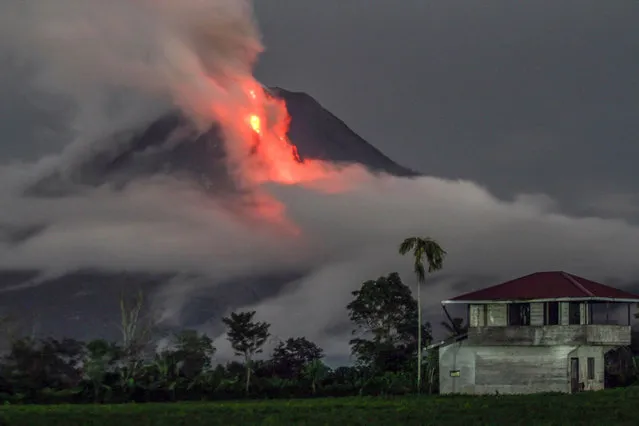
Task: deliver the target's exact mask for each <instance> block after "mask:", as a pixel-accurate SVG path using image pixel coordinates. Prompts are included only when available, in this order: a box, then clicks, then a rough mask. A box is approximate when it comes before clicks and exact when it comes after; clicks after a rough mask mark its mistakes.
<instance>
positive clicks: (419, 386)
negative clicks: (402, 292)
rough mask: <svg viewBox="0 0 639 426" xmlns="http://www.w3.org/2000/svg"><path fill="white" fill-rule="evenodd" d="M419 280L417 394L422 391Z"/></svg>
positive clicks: (418, 291)
mask: <svg viewBox="0 0 639 426" xmlns="http://www.w3.org/2000/svg"><path fill="white" fill-rule="evenodd" d="M420 287H421V285H420V282H419V279H417V393H421V391H422V298H421V291H420Z"/></svg>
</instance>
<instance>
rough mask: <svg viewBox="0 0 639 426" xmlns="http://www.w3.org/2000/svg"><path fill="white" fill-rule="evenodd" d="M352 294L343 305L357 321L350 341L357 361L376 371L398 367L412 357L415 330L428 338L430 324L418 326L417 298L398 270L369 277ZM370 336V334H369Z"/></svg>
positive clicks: (352, 318) (397, 369) (396, 368)
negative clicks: (351, 299)
mask: <svg viewBox="0 0 639 426" xmlns="http://www.w3.org/2000/svg"><path fill="white" fill-rule="evenodd" d="M352 294H353V296H354V297H355V298H354V300H353V301H352V302H350V303H349V304H348V305H347V306H346V309H348V311H349V318H350V319H351V321H353V323H354V324H355V325H356V327H357V328H356V329H355V330H353V334H359V337H357V338H354V339H352V340H351V341H350V344H351V352H352V353H353V354H354V355H356V356H357V359H358V362H359V363H360V364H361V365H363V366H366V367H368V368H372V369H373V370H375V371H376V372H381V371H399V370H401V369H403V368H405V367H406V364H407V362H408V361H409V360H410V359H411V358H413V357H414V353H415V349H416V348H417V344H416V342H417V341H418V340H420V339H419V338H418V335H417V333H418V330H421V332H422V336H421V337H422V338H425V339H430V326H429V325H428V324H427V325H426V326H425V327H420V328H418V327H417V326H416V320H417V317H418V312H417V302H416V301H415V299H414V298H413V295H412V294H411V291H410V288H408V286H406V285H405V284H404V283H403V282H402V280H401V278H400V277H399V274H398V273H396V272H393V273H391V274H389V275H388V276H387V277H379V278H378V279H377V280H369V281H366V282H364V283H363V284H362V287H361V288H360V289H359V290H357V291H354V292H352ZM368 337H370V338H368Z"/></svg>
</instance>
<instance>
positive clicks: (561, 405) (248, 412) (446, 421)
mask: <svg viewBox="0 0 639 426" xmlns="http://www.w3.org/2000/svg"><path fill="white" fill-rule="evenodd" d="M0 418H1V419H2V420H3V422H0V424H4V425H10V426H34V425H38V426H54V425H55V426H91V425H94V426H107V425H108V426H111V425H116V426H129V425H131V426H147V425H148V426H169V425H170V426H179V425H185V426H200V425H202V426H204V425H206V426H212V425H224V426H231V425H277V426H283V425H329V426H350V425H445V426H447V425H464V426H468V425H473V426H475V425H534V426H542V425H558V426H559V425H561V426H565V425H571V426H572V425H597V426H601V425H603V426H607V425H637V424H639V389H637V388H628V389H620V390H610V391H601V392H585V393H581V394H577V395H527V396H525V395H524V396H483V397H468V396H448V397H430V396H408V397H396V398H373V397H362V398H322V399H308V400H272V401H245V402H219V403H218V402H207V403H176V404H127V405H50V406H44V405H38V406H26V405H25V406H3V407H0Z"/></svg>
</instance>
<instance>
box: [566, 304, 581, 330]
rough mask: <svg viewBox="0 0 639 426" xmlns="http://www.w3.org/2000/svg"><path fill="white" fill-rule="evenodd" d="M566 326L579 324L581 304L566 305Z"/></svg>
mask: <svg viewBox="0 0 639 426" xmlns="http://www.w3.org/2000/svg"><path fill="white" fill-rule="evenodd" d="M568 324H570V325H576V324H581V303H580V302H570V303H569V304H568Z"/></svg>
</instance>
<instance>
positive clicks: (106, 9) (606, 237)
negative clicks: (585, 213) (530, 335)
mask: <svg viewBox="0 0 639 426" xmlns="http://www.w3.org/2000/svg"><path fill="white" fill-rule="evenodd" d="M50 3H51V6H49V4H48V3H47V5H45V6H43V8H41V9H37V7H38V6H39V5H40V2H35V1H33V2H29V1H25V2H24V3H23V9H21V10H20V11H18V10H16V12H15V16H12V18H16V19H10V21H11V22H0V23H3V24H5V23H6V24H7V25H0V28H2V31H5V32H6V31H13V33H12V34H9V35H13V37H5V38H3V43H6V42H7V40H8V41H9V48H11V50H12V51H14V52H18V53H20V52H23V54H24V52H29V54H30V55H32V56H33V57H31V58H30V59H32V60H33V61H34V62H35V63H36V64H37V65H38V66H39V69H40V71H41V72H40V73H39V74H38V78H37V79H36V80H35V82H34V84H36V85H37V87H38V89H39V90H44V91H46V92H48V93H56V94H58V95H60V96H63V97H65V99H69V100H71V101H72V102H73V105H74V109H73V112H74V114H72V115H71V116H72V121H71V122H72V124H73V126H72V128H73V129H75V132H74V138H73V140H72V142H70V144H69V145H68V146H67V148H66V149H65V150H64V151H63V152H62V153H60V155H57V156H54V157H51V158H46V159H43V160H42V161H40V162H37V163H35V164H23V165H18V166H12V167H5V168H3V169H2V170H1V171H0V185H2V186H1V187H0V197H2V198H1V199H0V205H2V206H3V208H2V209H0V226H1V227H2V234H1V235H2V236H1V237H0V268H1V269H4V270H6V271H8V270H12V271H14V272H12V273H11V274H8V273H7V274H5V279H4V280H3V286H4V287H3V289H4V290H3V291H4V294H3V300H4V302H3V303H6V304H8V305H12V308H13V309H14V310H16V311H19V310H20V309H22V310H23V311H24V310H31V311H36V312H39V313H40V317H41V324H42V325H43V332H47V331H56V332H57V333H59V334H62V333H64V334H72V335H80V337H89V336H91V335H92V334H96V333H101V334H104V333H107V330H104V329H103V328H101V327H100V326H99V325H100V324H102V325H103V324H105V323H107V324H108V323H109V322H110V320H109V318H113V319H115V318H116V316H117V300H116V298H117V290H119V289H121V288H122V287H123V286H124V287H127V288H130V289H131V290H133V291H134V290H137V288H138V286H143V287H144V288H145V289H146V290H147V293H148V294H150V295H151V300H152V302H153V308H154V310H155V311H156V312H157V313H158V314H159V315H160V317H161V320H162V321H163V323H164V324H167V325H173V326H199V327H201V328H202V329H203V330H205V331H208V332H210V333H211V334H212V335H214V336H218V341H217V342H216V344H217V345H218V347H219V348H220V352H219V353H220V356H221V357H224V356H230V355H231V352H230V351H229V350H228V347H227V346H226V342H225V339H224V337H223V336H222V333H221V329H220V324H219V318H220V316H221V315H224V314H226V313H227V312H228V311H229V310H231V309H255V310H257V311H258V317H259V318H260V319H262V320H266V321H269V322H271V323H272V332H273V334H274V335H276V336H281V337H288V336H297V335H306V336H307V337H309V338H310V339H312V340H315V341H316V342H317V343H319V344H320V345H322V346H323V347H324V348H325V349H326V351H327V353H328V354H329V355H332V356H345V355H346V354H347V353H348V347H347V342H348V339H349V338H350V330H349V327H348V322H347V316H346V312H345V309H344V307H345V305H346V304H347V303H348V301H349V299H350V297H351V295H350V292H351V291H352V290H354V289H355V288H357V287H358V286H359V285H360V284H361V283H362V281H364V280H367V279H370V278H375V277H377V276H379V275H381V274H387V273H389V272H391V271H399V272H400V273H401V274H402V277H403V278H404V279H405V280H406V282H411V281H410V280H411V268H410V265H411V263H410V261H409V260H408V259H405V258H401V257H400V256H399V255H398V254H397V244H398V243H399V242H400V241H401V239H403V238H404V237H406V236H411V235H428V236H432V237H434V238H436V239H438V240H439V241H440V242H441V243H442V245H443V246H444V247H445V248H446V249H447V250H448V252H449V257H448V259H447V261H446V263H445V273H440V274H435V275H434V276H433V278H432V280H430V281H429V283H428V285H427V288H426V289H425V292H424V294H425V295H426V297H425V299H426V307H425V309H426V310H427V312H428V314H429V315H430V318H431V319H432V320H433V321H435V322H438V321H439V319H440V316H439V309H438V308H437V304H438V303H439V301H440V300H442V299H444V298H448V297H450V296H452V295H454V294H456V293H459V292H462V291H465V290H469V289H472V288H476V287H477V286H481V285H486V284H491V283H494V282H495V281H497V280H499V279H503V278H508V277H514V276H517V275H521V274H525V273H528V272H533V271H536V270H547V269H562V270H568V271H570V272H573V273H576V274H579V275H584V276H587V277H589V278H592V279H599V280H604V281H607V280H608V282H609V283H611V284H617V285H621V286H623V285H629V284H630V283H631V282H632V281H633V280H634V279H635V278H636V277H637V274H638V272H639V270H638V269H639V267H637V265H636V262H635V261H634V257H633V255H632V253H633V248H634V247H635V246H636V245H637V243H638V242H639V229H637V228H636V227H634V226H631V225H629V224H627V223H624V222H621V221H614V220H603V219H599V218H575V217H569V216H565V215H562V214H560V213H559V212H558V211H557V209H554V210H551V209H549V208H548V206H549V204H548V203H547V199H546V198H543V197H536V196H525V195H523V196H521V197H519V198H517V199H516V200H515V201H513V202H506V201H502V200H499V199H497V198H495V197H494V196H492V195H491V194H490V193H489V192H488V191H487V190H485V189H484V188H481V187H479V186H477V185H476V184H474V183H473V182H468V181H450V180H443V179H437V178H434V177H415V176H414V174H412V173H411V172H410V171H408V170H406V169H404V168H402V167H401V166H398V165H396V164H394V163H393V162H392V161H390V160H389V159H387V158H386V157H384V156H383V155H382V154H381V153H379V152H378V151H377V150H375V149H374V148H372V147H371V146H370V145H368V144H367V143H366V142H365V141H363V140H362V139H361V138H359V137H358V136H357V135H355V134H354V133H353V132H351V131H350V130H349V129H348V128H347V127H345V126H343V125H341V124H340V123H339V120H337V119H336V118H335V117H333V116H332V115H331V114H330V113H328V112H327V111H325V110H323V109H322V108H321V107H319V105H318V104H317V103H316V102H315V101H313V100H312V98H310V97H309V96H307V95H303V94H295V93H291V92H287V91H285V90H281V89H273V90H272V92H273V95H274V96H273V97H270V96H267V95H265V94H263V92H261V86H260V85H259V84H258V83H257V82H256V81H255V80H254V79H253V77H252V75H251V70H252V65H253V62H254V59H255V56H256V55H257V53H258V52H259V51H260V50H261V46H260V43H259V39H258V32H257V29H256V28H255V26H254V24H253V17H252V15H251V13H250V8H249V7H248V5H247V4H245V3H243V2H238V1H235V0H233V1H230V0H229V1H221V0H217V1H186V0H182V1H179V2H177V1H175V2H172V1H168V0H161V1H157V0H155V1H151V0H139V1H130V0H127V1H124V0H114V1H112V2H102V1H97V0H82V1H80V0H57V1H51V2H50ZM25 5H26V6H25ZM40 6H41V5H40ZM30 7H33V9H31V8H30ZM3 18H6V15H4V16H3V17H2V18H0V19H3ZM79 23H83V24H82V25H80V24H79ZM16 24H18V25H16ZM61 29H64V31H63V30H61ZM116 30H117V31H116ZM17 35H23V36H24V37H17ZM114 86H117V87H124V88H125V89H126V92H127V93H126V94H125V95H123V98H124V101H126V102H124V101H122V102H123V103H121V104H118V105H126V106H127V107H126V108H123V109H120V108H115V110H116V111H115V112H114V111H113V108H112V107H109V105H111V101H112V100H113V99H112V94H113V93H114V91H115V92H117V90H119V89H117V88H116V87H114ZM252 91H253V93H254V94H255V98H254V97H253V95H252V94H251V93H252ZM117 93H120V92H117ZM118 96H120V94H119V95H118ZM118 96H116V98H117V99H120V100H121V98H119V97H118ZM133 100H135V102H133ZM107 101H108V102H107ZM282 101H284V103H283V102H282ZM149 105H154V106H156V107H157V105H162V106H163V107H162V108H156V109H162V111H161V112H163V113H165V114H166V115H163V117H164V118H162V119H160V120H159V121H156V119H157V115H150V114H148V113H147V111H148V110H147V109H146V108H145V107H146V106H149ZM285 105H286V106H288V108H289V110H290V114H291V116H292V121H291V123H290V130H289V132H288V136H289V137H290V139H291V142H292V143H293V144H294V145H295V147H296V148H297V155H296V154H295V149H294V148H293V146H292V145H291V144H289V143H288V142H287V141H286V138H285V136H286V134H287V132H286V126H287V124H288V123H287V114H286V110H285V108H284V106H285ZM132 106H135V107H136V108H133V107H132ZM175 108H177V109H179V111H180V112H179V114H175V113H173V112H171V111H173V110H174V109H175ZM154 111H155V109H154ZM154 114H155V112H154ZM254 116H257V119H256V118H254ZM258 124H259V125H258ZM123 129H129V130H130V129H133V131H129V132H128V133H121V132H120V131H121V130H123ZM114 134H118V135H119V136H118V137H117V138H115V140H114V138H113V135H114ZM426 136H427V135H425V138H426V139H427V137H426ZM283 139H284V140H283ZM298 156H299V158H298ZM357 163H359V164H357ZM222 166H223V167H222ZM370 170H375V171H376V173H371V172H370ZM379 172H382V173H379ZM408 176H410V178H407V177H408ZM25 194H28V195H25ZM551 206H552V205H551ZM612 243H614V244H612ZM593 259H596V261H594V260H593ZM478 277H479V278H478ZM609 279H614V280H618V282H610V281H609ZM109 300H112V303H111V305H110V306H109V305H108V301H109ZM196 308H197V309H196ZM45 326H46V327H48V328H44V327H45ZM88 326H90V328H89V329H87V327H88ZM113 329H115V327H113ZM113 331H115V330H113Z"/></svg>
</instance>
